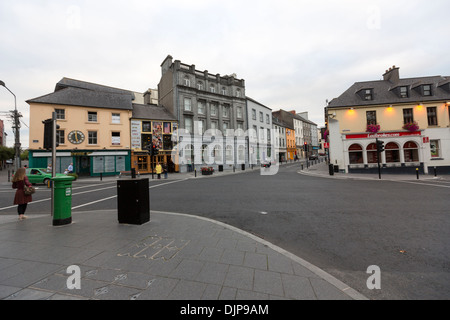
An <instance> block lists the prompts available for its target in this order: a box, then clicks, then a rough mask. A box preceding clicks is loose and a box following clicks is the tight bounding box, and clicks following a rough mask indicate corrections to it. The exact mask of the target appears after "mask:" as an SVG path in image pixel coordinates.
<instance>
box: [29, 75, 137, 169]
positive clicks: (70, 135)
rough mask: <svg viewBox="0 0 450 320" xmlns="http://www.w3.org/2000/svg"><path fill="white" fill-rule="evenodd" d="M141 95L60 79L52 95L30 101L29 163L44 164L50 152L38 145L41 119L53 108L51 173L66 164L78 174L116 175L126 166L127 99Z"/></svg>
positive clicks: (41, 136) (129, 101)
mask: <svg viewBox="0 0 450 320" xmlns="http://www.w3.org/2000/svg"><path fill="white" fill-rule="evenodd" d="M141 95H142V94H138V93H135V92H132V91H127V90H122V89H116V88H111V87H106V86H102V85H98V84H93V83H88V82H84V81H79V80H73V79H68V78H63V79H62V80H61V81H59V82H58V83H57V84H56V87H55V91H54V92H53V93H50V94H47V95H44V96H41V97H38V98H35V99H30V100H28V101H27V103H28V104H29V105H30V144H29V146H30V150H29V167H30V168H31V167H35V168H46V167H47V166H48V165H49V164H51V162H52V154H51V151H47V150H44V149H43V139H44V124H43V123H42V121H43V120H46V119H51V118H52V114H53V112H54V113H55V114H56V120H57V121H56V122H57V124H58V125H59V129H58V130H57V132H56V139H57V143H59V146H58V147H57V150H56V163H55V164H52V165H53V166H56V172H58V173H62V172H64V170H65V169H67V167H68V166H69V165H70V164H73V167H74V172H75V173H77V174H78V175H79V176H99V175H117V174H119V173H120V172H121V171H128V170H130V157H131V148H130V118H131V117H132V110H133V109H132V102H133V101H139V102H141V100H142V96H141Z"/></svg>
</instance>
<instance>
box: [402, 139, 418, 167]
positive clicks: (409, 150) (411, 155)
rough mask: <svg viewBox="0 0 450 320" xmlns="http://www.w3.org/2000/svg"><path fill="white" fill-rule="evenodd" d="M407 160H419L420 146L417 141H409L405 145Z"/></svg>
mask: <svg viewBox="0 0 450 320" xmlns="http://www.w3.org/2000/svg"><path fill="white" fill-rule="evenodd" d="M403 152H404V155H405V162H419V147H418V146H417V144H416V143H415V142H412V141H408V142H406V143H405V144H404V145H403Z"/></svg>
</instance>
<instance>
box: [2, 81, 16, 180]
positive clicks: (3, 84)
mask: <svg viewBox="0 0 450 320" xmlns="http://www.w3.org/2000/svg"><path fill="white" fill-rule="evenodd" d="M0 86H2V87H5V88H6V90H8V91H9V92H10V93H11V94H12V95H13V96H14V128H15V131H14V134H15V139H16V142H15V144H14V153H15V157H14V158H15V159H14V160H15V161H14V168H15V171H17V169H19V168H20V167H21V165H20V132H19V126H20V123H19V117H20V116H19V112H18V111H17V100H16V95H15V94H14V93H13V92H12V91H11V90H9V88H8V87H7V86H6V85H5V83H4V82H3V81H2V80H0Z"/></svg>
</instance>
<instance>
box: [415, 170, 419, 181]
mask: <svg viewBox="0 0 450 320" xmlns="http://www.w3.org/2000/svg"><path fill="white" fill-rule="evenodd" d="M416 175H417V180H419V168H416Z"/></svg>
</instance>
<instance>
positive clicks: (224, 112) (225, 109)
mask: <svg viewBox="0 0 450 320" xmlns="http://www.w3.org/2000/svg"><path fill="white" fill-rule="evenodd" d="M222 116H223V117H225V118H228V117H229V116H230V107H229V106H228V105H224V106H223V108H222Z"/></svg>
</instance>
